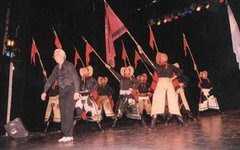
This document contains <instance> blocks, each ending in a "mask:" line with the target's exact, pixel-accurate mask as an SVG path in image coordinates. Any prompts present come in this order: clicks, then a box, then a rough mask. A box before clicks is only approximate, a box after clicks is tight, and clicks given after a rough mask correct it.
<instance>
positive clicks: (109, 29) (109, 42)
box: [105, 4, 127, 67]
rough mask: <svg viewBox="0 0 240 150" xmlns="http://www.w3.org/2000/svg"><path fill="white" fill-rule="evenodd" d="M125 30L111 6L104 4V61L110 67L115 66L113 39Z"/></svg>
mask: <svg viewBox="0 0 240 150" xmlns="http://www.w3.org/2000/svg"><path fill="white" fill-rule="evenodd" d="M125 32H127V29H126V27H125V26H124V25H123V23H122V22H121V20H120V19H119V18H118V17H117V15H116V14H115V13H114V12H113V10H112V9H111V7H110V6H109V5H107V4H105V44H106V61H107V63H108V64H110V65H111V66H112V67H115V60H114V57H115V56H116V52H115V48H114V44H113V42H114V40H116V39H117V38H119V37H120V36H121V35H123V34H124V33H125Z"/></svg>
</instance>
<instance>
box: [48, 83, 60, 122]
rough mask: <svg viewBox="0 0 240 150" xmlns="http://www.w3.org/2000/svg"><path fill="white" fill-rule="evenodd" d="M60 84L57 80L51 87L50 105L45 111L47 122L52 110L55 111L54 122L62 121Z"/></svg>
mask: <svg viewBox="0 0 240 150" xmlns="http://www.w3.org/2000/svg"><path fill="white" fill-rule="evenodd" d="M58 88H59V87H58V84H57V81H55V82H54V83H53V85H52V86H51V89H50V90H49V92H48V96H49V100H48V105H47V109H46V113H45V120H44V121H45V122H48V121H49V118H50V115H51V112H52V111H53V114H54V115H53V122H57V123H58V122H60V121H61V117H60V109H59V96H58V90H59V89H58Z"/></svg>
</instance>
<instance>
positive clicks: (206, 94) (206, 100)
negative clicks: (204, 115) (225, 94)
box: [198, 71, 220, 112]
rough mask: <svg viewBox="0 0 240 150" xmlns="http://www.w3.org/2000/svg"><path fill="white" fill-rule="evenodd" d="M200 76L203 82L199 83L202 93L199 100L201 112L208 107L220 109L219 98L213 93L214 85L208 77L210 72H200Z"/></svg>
mask: <svg viewBox="0 0 240 150" xmlns="http://www.w3.org/2000/svg"><path fill="white" fill-rule="evenodd" d="M200 78H201V79H202V82H201V83H200V82H199V83H198V87H199V88H200V90H201V93H200V102H199V108H198V110H199V112H202V111H205V110H207V109H216V110H218V111H219V109H220V108H219V105H218V101H217V98H216V97H215V96H214V95H213V92H212V90H213V86H212V84H211V82H210V80H209V78H208V72H207V71H202V72H200Z"/></svg>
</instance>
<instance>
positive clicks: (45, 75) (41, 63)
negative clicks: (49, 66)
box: [32, 37, 47, 80]
mask: <svg viewBox="0 0 240 150" xmlns="http://www.w3.org/2000/svg"><path fill="white" fill-rule="evenodd" d="M32 39H33V37H32ZM33 42H34V44H35V45H36V43H35V41H34V39H33ZM36 46H37V45H36ZM37 54H38V59H39V62H40V65H41V68H42V70H43V75H44V77H45V80H47V72H46V70H45V68H44V66H43V62H42V59H41V55H40V53H39V52H38V51H37Z"/></svg>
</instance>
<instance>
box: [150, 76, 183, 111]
mask: <svg viewBox="0 0 240 150" xmlns="http://www.w3.org/2000/svg"><path fill="white" fill-rule="evenodd" d="M166 95H167V101H168V110H169V113H170V114H173V115H179V116H181V114H180V110H179V105H178V101H177V98H176V93H175V90H174V87H173V84H172V81H171V80H170V78H167V77H165V78H159V79H158V82H157V86H156V89H155V90H154V93H153V101H152V111H151V115H152V116H153V115H157V114H163V113H164V110H165V102H166Z"/></svg>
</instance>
